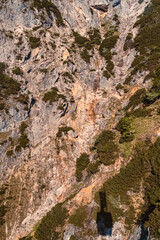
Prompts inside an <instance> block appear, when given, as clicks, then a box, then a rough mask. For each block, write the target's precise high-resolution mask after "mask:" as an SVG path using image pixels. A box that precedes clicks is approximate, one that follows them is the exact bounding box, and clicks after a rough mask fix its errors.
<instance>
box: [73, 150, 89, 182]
mask: <svg viewBox="0 0 160 240" xmlns="http://www.w3.org/2000/svg"><path fill="white" fill-rule="evenodd" d="M88 164H89V156H88V155H87V154H86V153H82V154H81V156H80V157H79V158H77V160H76V173H75V174H76V179H77V181H81V179H82V171H83V170H85V169H86V168H87V166H88Z"/></svg>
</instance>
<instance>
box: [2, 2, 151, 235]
mask: <svg viewBox="0 0 160 240" xmlns="http://www.w3.org/2000/svg"><path fill="white" fill-rule="evenodd" d="M48 2H50V1H48ZM51 3H52V4H54V5H52V4H50V5H47V4H46V5H44V6H42V5H38V4H37V1H27V0H25V1H20V0H16V1H11V0H8V1H4V2H2V3H1V6H0V21H1V25H0V32H1V34H0V62H4V63H5V64H6V66H5V70H4V73H3V74H5V75H7V76H10V77H13V79H15V81H17V82H18V83H19V84H20V87H19V90H18V92H16V94H11V95H8V96H7V97H6V99H5V100H4V99H1V100H2V101H5V104H6V105H5V107H4V109H2V110H1V115H0V129H1V133H0V142H1V151H0V153H1V160H0V163H1V165H0V172H1V175H0V178H1V182H2V187H3V188H5V195H4V199H3V201H4V203H5V205H6V206H7V212H6V214H5V223H4V224H3V226H2V227H1V229H2V230H1V231H2V234H1V235H2V240H15V239H18V238H20V237H23V236H25V235H27V234H28V233H29V232H30V231H31V230H32V228H33V226H34V225H35V224H36V223H37V222H38V221H39V220H40V219H41V218H42V217H43V216H44V215H45V214H46V213H47V212H48V211H50V210H51V208H52V207H53V206H54V205H56V204H57V203H58V202H63V201H64V200H65V199H66V198H67V197H69V195H70V194H71V193H72V192H74V191H73V190H74V189H73V186H75V185H77V189H79V191H80V190H81V188H82V186H81V184H78V183H77V182H76V178H75V167H76V159H77V158H78V157H79V156H80V154H81V153H83V152H86V153H88V154H89V153H90V147H91V146H92V145H93V143H94V141H95V140H94V137H95V136H96V135H97V134H98V133H99V132H100V130H103V129H104V128H105V127H106V125H107V124H110V126H115V123H116V121H117V120H118V117H117V119H115V118H114V117H115V114H116V113H117V111H118V109H120V108H121V107H122V108H123V106H124V105H126V102H128V98H129V97H130V95H132V94H133V92H132V91H134V90H133V89H131V91H129V93H127V94H128V95H126V96H125V94H124V91H123V90H122V91H121V92H120V91H117V90H116V86H117V84H119V83H120V84H123V82H124V81H125V79H126V78H127V77H128V76H129V73H130V71H131V70H130V67H131V64H132V62H133V60H134V57H135V55H136V50H135V49H134V48H133V49H129V50H127V51H124V44H125V40H126V38H127V36H128V34H129V33H132V35H133V39H134V38H135V37H136V34H137V32H138V28H133V26H134V24H135V22H136V21H137V19H138V16H140V15H141V14H142V13H143V12H144V9H145V7H146V6H147V5H148V3H149V0H144V1H143V2H142V3H141V4H140V3H138V1H137V0H121V1H105V0H103V1H96V0H92V1H85V0H84V1H82V0H81V1H80V0H76V1H71V0H64V1H51ZM36 4H37V5H36ZM55 6H56V7H55ZM45 7H46V9H45ZM52 9H54V10H53V12H52V11H51V10H52ZM55 9H56V10H55ZM57 9H58V10H57ZM62 19H63V22H62ZM94 29H95V30H96V33H94V32H93V31H94ZM106 31H108V32H109V37H110V36H111V37H113V39H112V40H111V42H109V44H108V45H109V51H108V52H107V53H106V52H105V51H107V50H106V49H105V48H104V47H103V46H101V47H100V42H99V41H100V39H101V43H102V41H103V40H104V39H105V38H107V39H109V37H108V36H106ZM97 33H98V35H96V34H97ZM115 39H116V41H115ZM108 41H109V40H108ZM114 41H115V44H113V42H114ZM112 44H113V46H112ZM110 46H111V47H110ZM101 48H102V51H101V50H100V49H101ZM105 54H108V55H107V56H110V55H112V57H111V59H110V57H109V59H106V58H107V57H106V55H105ZM104 55H105V56H104ZM107 61H108V62H107ZM109 63H110V64H111V69H110V68H109ZM107 64H108V65H107ZM106 65H107V66H108V68H107V67H106ZM17 67H18V68H20V69H21V71H22V73H21V72H20V71H18V70H17V71H14V70H15V69H17ZM145 76H146V72H142V73H141V75H140V76H139V77H138V79H137V80H136V83H135V85H137V87H139V86H141V84H142V82H143V80H144V77H145ZM8 88H9V87H8ZM21 96H27V98H26V99H25V100H24V98H23V99H22V97H21ZM20 97H21V98H20ZM17 99H19V100H17ZM113 119H114V120H113ZM23 122H25V124H26V127H25V129H24V130H22V123H23ZM66 126H68V127H71V128H72V129H70V131H66V132H65V131H62V133H61V135H60V137H58V135H57V133H58V131H59V130H60V128H61V127H66ZM27 139H28V140H27ZM24 142H25V143H26V144H25V143H24ZM18 147H19V148H18ZM18 149H19V150H18ZM7 152H8V155H7ZM122 161H123V159H121V158H119V159H118V160H117V161H116V163H115V165H111V166H107V167H106V166H103V167H101V169H100V173H98V174H97V175H96V176H95V177H94V178H93V179H92V177H91V180H89V182H88V186H90V184H93V186H92V187H93V189H92V188H91V192H92V191H93V192H92V193H91V195H90V196H88V198H89V202H91V199H92V198H93V195H94V193H95V191H96V190H97V185H98V184H99V187H100V185H102V183H103V182H104V181H105V180H106V173H108V175H109V176H113V175H114V174H116V173H117V172H119V170H120V168H121V165H122ZM85 184H86V186H83V187H87V180H86V183H85ZM94 186H96V190H94ZM81 191H83V190H81ZM81 191H80V193H79V194H81ZM2 197H3V195H2ZM77 198H78V197H77ZM75 201H76V197H75ZM79 201H80V200H79ZM77 202H78V200H77ZM80 202H81V201H80ZM89 202H88V203H89ZM77 204H78V203H77ZM94 224H95V222H93V226H94ZM95 225H96V224H95ZM74 231H76V230H75V229H74V227H73V225H71V226H68V225H67V227H66V229H65V234H64V238H63V239H64V240H68V239H70V236H71V235H73V233H74ZM125 234H126V235H125ZM127 237H128V233H126V232H125V227H124V224H123V223H122V222H116V223H115V225H114V228H113V234H112V237H105V238H104V237H100V236H95V237H94V238H92V239H110V240H111V239H117V240H120V239H127ZM130 239H131V238H130ZM137 240H138V239H137Z"/></svg>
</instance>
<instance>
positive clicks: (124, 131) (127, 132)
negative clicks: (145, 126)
mask: <svg viewBox="0 0 160 240" xmlns="http://www.w3.org/2000/svg"><path fill="white" fill-rule="evenodd" d="M132 121H133V117H132V116H130V117H124V118H122V119H121V120H120V121H119V122H118V124H117V126H116V129H117V130H118V131H119V132H120V133H121V137H120V140H119V143H123V142H131V141H133V139H134V135H133V133H132V132H131V130H132V128H131V126H132V125H131V124H132Z"/></svg>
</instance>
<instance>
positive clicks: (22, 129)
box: [19, 122, 28, 135]
mask: <svg viewBox="0 0 160 240" xmlns="http://www.w3.org/2000/svg"><path fill="white" fill-rule="evenodd" d="M27 127H28V125H27V124H26V123H25V122H22V123H21V125H20V127H19V131H20V133H21V135H23V134H24V132H25V130H26V128H27Z"/></svg>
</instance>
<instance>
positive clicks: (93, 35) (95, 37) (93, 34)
mask: <svg viewBox="0 0 160 240" xmlns="http://www.w3.org/2000/svg"><path fill="white" fill-rule="evenodd" d="M88 35H89V38H90V41H91V44H96V45H100V43H101V34H100V32H99V30H98V29H96V28H93V29H91V30H90V31H89V32H88Z"/></svg>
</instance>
